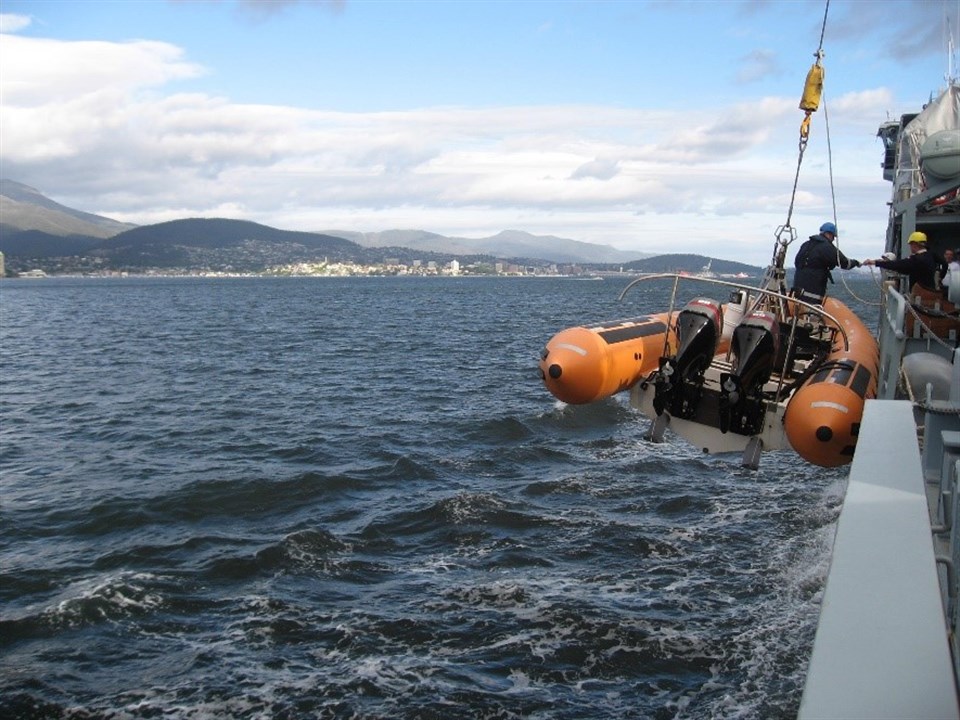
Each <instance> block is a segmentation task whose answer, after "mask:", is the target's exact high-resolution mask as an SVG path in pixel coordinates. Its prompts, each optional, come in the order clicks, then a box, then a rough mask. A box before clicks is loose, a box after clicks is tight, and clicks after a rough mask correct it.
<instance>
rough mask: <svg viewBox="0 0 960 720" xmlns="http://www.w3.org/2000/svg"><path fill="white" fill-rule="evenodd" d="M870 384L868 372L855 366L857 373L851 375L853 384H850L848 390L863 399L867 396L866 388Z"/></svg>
mask: <svg viewBox="0 0 960 720" xmlns="http://www.w3.org/2000/svg"><path fill="white" fill-rule="evenodd" d="M869 384H870V371H869V370H867V369H866V368H865V367H864V366H863V365H857V371H856V372H855V373H854V375H853V382H852V383H850V389H851V390H853V391H854V392H855V393H856V394H857V395H859V396H860V397H863V396H864V395H866V394H867V386H868V385H869Z"/></svg>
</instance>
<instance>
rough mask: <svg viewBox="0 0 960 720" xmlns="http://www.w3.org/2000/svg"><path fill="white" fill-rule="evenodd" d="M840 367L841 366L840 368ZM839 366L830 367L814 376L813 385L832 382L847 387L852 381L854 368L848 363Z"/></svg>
mask: <svg viewBox="0 0 960 720" xmlns="http://www.w3.org/2000/svg"><path fill="white" fill-rule="evenodd" d="M838 365H839V366H838ZM838 365H829V366H827V367H825V368H824V369H823V370H821V371H820V372H818V373H817V374H816V375H814V376H813V380H811V381H810V382H811V384H813V383H820V382H826V381H827V380H830V381H831V382H833V383H835V384H837V385H846V384H847V382H848V381H849V380H850V374H851V373H852V372H853V367H851V365H850V364H849V363H847V362H841V363H839V364H838Z"/></svg>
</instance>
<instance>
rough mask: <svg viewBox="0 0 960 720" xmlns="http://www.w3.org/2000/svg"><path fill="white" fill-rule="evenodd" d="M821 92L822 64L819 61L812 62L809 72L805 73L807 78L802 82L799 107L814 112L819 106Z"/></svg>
mask: <svg viewBox="0 0 960 720" xmlns="http://www.w3.org/2000/svg"><path fill="white" fill-rule="evenodd" d="M822 92H823V66H822V65H820V63H819V62H816V63H814V64H813V65H812V66H811V68H810V72H808V73H807V80H806V82H805V83H804V84H803V97H801V98H800V109H801V110H806V111H807V112H816V111H817V108H818V107H820V95H821V93H822Z"/></svg>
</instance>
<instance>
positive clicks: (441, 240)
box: [0, 179, 757, 274]
mask: <svg viewBox="0 0 960 720" xmlns="http://www.w3.org/2000/svg"><path fill="white" fill-rule="evenodd" d="M0 251H2V252H3V253H4V256H5V260H6V266H7V270H8V272H14V273H15V272H18V271H23V270H27V269H31V268H34V267H37V268H41V269H43V270H45V271H46V272H89V271H94V270H126V271H131V272H142V271H144V270H148V269H155V270H167V271H169V270H182V271H197V270H219V271H236V272H260V271H262V270H264V269H266V268H268V267H273V266H277V265H284V264H290V263H297V262H311V261H318V260H324V259H326V260H328V261H331V262H356V263H365V264H377V263H383V262H385V261H387V260H395V261H399V262H402V263H406V264H411V263H413V262H414V261H415V260H421V261H423V262H429V261H434V262H437V263H446V262H449V261H450V260H453V259H457V260H459V261H460V262H461V264H464V265H466V264H470V263H493V262H495V261H506V262H511V263H515V264H519V265H524V266H535V267H545V266H549V265H560V266H571V265H576V266H580V267H582V268H583V269H593V270H602V269H619V268H623V269H624V270H630V271H635V272H661V271H673V270H682V271H687V272H695V271H697V270H700V269H701V268H702V267H703V266H704V265H705V264H706V263H707V261H708V260H709V258H706V257H704V256H702V255H659V256H651V255H649V254H645V253H630V252H624V251H621V250H617V249H615V248H613V247H610V246H608V245H596V244H592V243H585V242H579V241H576V240H569V239H566V238H560V237H555V236H542V235H541V236H537V235H531V234H530V233H526V232H521V231H517V230H505V231H503V232H501V233H498V234H497V235H494V236H491V237H487V238H478V239H471V238H460V237H447V236H444V235H438V234H436V233H431V232H427V231H424V230H387V231H383V232H376V233H362V232H355V231H345V230H329V231H325V232H296V231H289V230H278V229H276V228H272V227H268V226H266V225H260V224H258V223H254V222H249V221H244V220H230V219H224V218H212V219H205V218H187V219H183V220H174V221H170V222H164V223H158V224H154V225H145V226H139V227H138V226H134V225H130V224H126V223H120V222H117V221H115V220H111V219H110V218H105V217H101V216H99V215H93V214H91V213H86V212H82V211H79V210H74V209H72V208H68V207H66V206H64V205H61V204H59V203H57V202H54V201H53V200H50V199H49V198H47V197H45V196H44V195H42V194H41V193H40V192H39V191H38V190H36V189H34V188H31V187H29V186H27V185H24V184H22V183H19V182H16V181H13V180H9V179H3V180H0ZM712 269H713V270H714V271H715V272H718V273H731V274H732V273H738V272H747V273H752V272H755V271H756V270H757V268H754V267H751V266H748V265H745V264H743V263H735V262H730V261H724V260H713V261H712Z"/></svg>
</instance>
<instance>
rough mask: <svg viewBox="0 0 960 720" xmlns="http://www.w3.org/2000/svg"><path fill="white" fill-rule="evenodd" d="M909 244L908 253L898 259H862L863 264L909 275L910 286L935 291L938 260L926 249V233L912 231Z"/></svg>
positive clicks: (908, 240) (908, 239)
mask: <svg viewBox="0 0 960 720" xmlns="http://www.w3.org/2000/svg"><path fill="white" fill-rule="evenodd" d="M907 243H908V244H909V245H910V255H909V256H907V257H905V258H900V259H899V260H885V259H879V260H864V261H863V264H864V265H875V266H877V267H878V268H882V269H883V270H893V271H894V272H898V273H900V274H901V275H909V276H910V287H911V288H912V287H913V286H914V285H920V287H922V288H925V289H927V290H934V291H936V290H937V289H938V288H937V277H936V275H937V269H938V265H939V260H938V259H937V257H936V255H934V254H933V253H932V252H930V251H929V250H927V235H926V233H922V232H919V231H917V232H912V233H910V237H908V238H907Z"/></svg>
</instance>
